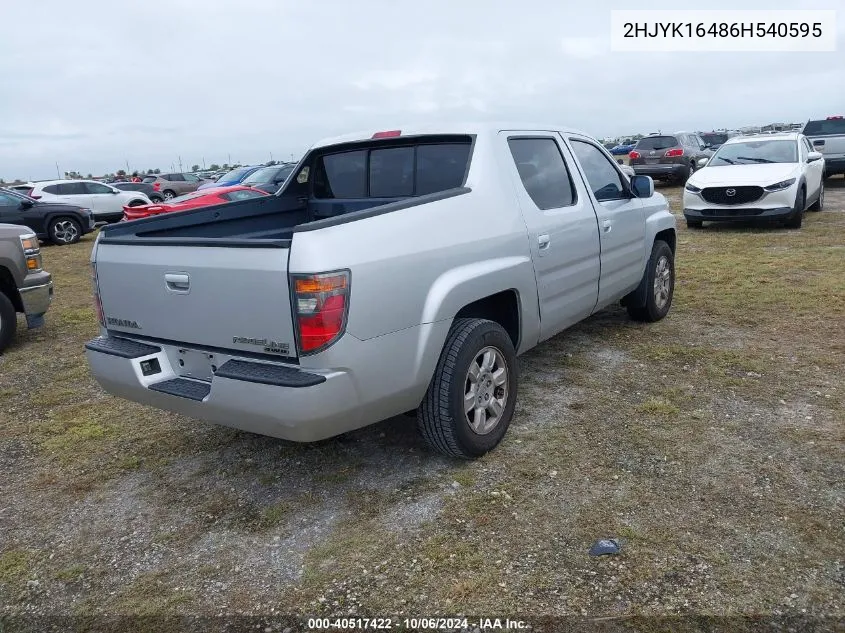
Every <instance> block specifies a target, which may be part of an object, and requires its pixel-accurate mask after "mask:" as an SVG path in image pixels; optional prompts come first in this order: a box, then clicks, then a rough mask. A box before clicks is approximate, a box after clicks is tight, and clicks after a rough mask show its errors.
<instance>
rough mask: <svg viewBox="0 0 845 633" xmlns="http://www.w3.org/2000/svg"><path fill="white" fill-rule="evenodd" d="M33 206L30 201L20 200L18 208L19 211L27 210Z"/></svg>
mask: <svg viewBox="0 0 845 633" xmlns="http://www.w3.org/2000/svg"><path fill="white" fill-rule="evenodd" d="M34 204H35V202H33V201H32V200H21V204H20V207H21V209H29V208H30V207H31V206H32V205H34Z"/></svg>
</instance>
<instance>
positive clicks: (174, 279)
mask: <svg viewBox="0 0 845 633" xmlns="http://www.w3.org/2000/svg"><path fill="white" fill-rule="evenodd" d="M164 285H165V286H167V289H168V290H171V291H173V292H188V290H190V289H191V278H190V276H189V275H188V274H187V273H165V275H164Z"/></svg>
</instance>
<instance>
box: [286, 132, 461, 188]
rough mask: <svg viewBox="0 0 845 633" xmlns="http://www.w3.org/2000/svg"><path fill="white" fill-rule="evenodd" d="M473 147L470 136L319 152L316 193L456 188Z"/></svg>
mask: <svg viewBox="0 0 845 633" xmlns="http://www.w3.org/2000/svg"><path fill="white" fill-rule="evenodd" d="M470 152H471V145H470V143H469V141H467V142H463V143H448V142H446V143H424V144H419V145H410V144H405V145H401V146H393V147H373V148H371V149H362V150H355V151H349V152H343V153H338V154H327V155H324V156H321V157H319V158H318V159H317V162H316V165H315V169H314V175H313V181H314V189H313V192H314V197H315V198H321V199H326V198H336V199H356V198H406V197H413V196H423V195H426V194H431V193H437V192H439V191H446V190H448V189H454V188H456V187H460V186H461V184H462V183H463V181H464V176H465V175H466V171H467V166H468V165H469V159H470ZM305 169H307V168H304V169H303V171H304V170H305ZM307 178H308V176H307V175H303V173H300V174H299V176H298V177H297V182H300V183H303V182H305V181H306V180H307Z"/></svg>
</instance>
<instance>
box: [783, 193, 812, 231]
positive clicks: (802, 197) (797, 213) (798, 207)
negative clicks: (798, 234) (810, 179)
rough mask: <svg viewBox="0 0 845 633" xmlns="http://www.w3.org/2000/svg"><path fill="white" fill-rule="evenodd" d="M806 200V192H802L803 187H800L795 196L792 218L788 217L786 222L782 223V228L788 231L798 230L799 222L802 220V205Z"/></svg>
mask: <svg viewBox="0 0 845 633" xmlns="http://www.w3.org/2000/svg"><path fill="white" fill-rule="evenodd" d="M806 200H807V192H805V191H804V187H801V188H800V189H799V190H798V195H796V196H795V208H794V209H793V211H792V217H790V218H789V219H788V220H787V221H786V222H784V224H783V225H784V226H785V227H786V228H788V229H800V228H801V222H802V221H803V220H804V205H805V203H806Z"/></svg>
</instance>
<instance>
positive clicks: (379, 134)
mask: <svg viewBox="0 0 845 633" xmlns="http://www.w3.org/2000/svg"><path fill="white" fill-rule="evenodd" d="M397 136H402V130H387V131H386V132H376V133H375V134H373V138H395V137H397Z"/></svg>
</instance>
